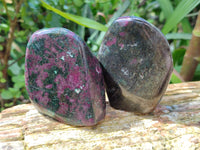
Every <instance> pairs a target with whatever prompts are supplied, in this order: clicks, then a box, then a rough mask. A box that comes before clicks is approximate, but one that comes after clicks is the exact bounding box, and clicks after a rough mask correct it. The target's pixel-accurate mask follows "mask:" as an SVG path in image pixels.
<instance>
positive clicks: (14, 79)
mask: <svg viewBox="0 0 200 150" xmlns="http://www.w3.org/2000/svg"><path fill="white" fill-rule="evenodd" d="M12 81H13V82H15V83H17V82H25V79H24V75H18V76H14V77H12Z"/></svg>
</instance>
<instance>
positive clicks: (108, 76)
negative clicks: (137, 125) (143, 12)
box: [98, 17, 173, 113]
mask: <svg viewBox="0 0 200 150" xmlns="http://www.w3.org/2000/svg"><path fill="white" fill-rule="evenodd" d="M98 59H99V61H100V62H101V64H102V66H103V72H104V79H105V82H106V91H107V94H108V98H109V101H110V105H111V106H112V107H114V108H116V109H122V110H126V111H133V112H139V113H149V112H152V111H153V110H154V108H155V107H156V105H157V104H158V103H159V101H160V100H161V97H162V96H163V94H164V92H165V90H166V87H167V85H168V83H169V80H170V76H171V73H172V70H173V63H172V57H171V53H170V48H169V44H168V42H167V40H166V39H165V37H164V35H163V34H162V33H161V32H160V31H159V30H158V29H157V28H156V27H155V26H153V25H152V24H150V23H148V22H147V21H145V20H144V19H142V18H138V17H120V18H118V19H117V20H115V21H114V22H113V24H112V25H111V26H110V27H109V29H108V31H107V33H106V35H105V37H104V39H103V42H102V44H101V47H100V50H99V53H98Z"/></svg>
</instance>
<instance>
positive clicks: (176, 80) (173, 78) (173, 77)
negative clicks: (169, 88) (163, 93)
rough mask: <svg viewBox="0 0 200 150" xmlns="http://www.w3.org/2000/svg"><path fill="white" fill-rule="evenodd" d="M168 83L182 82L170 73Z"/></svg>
mask: <svg viewBox="0 0 200 150" xmlns="http://www.w3.org/2000/svg"><path fill="white" fill-rule="evenodd" d="M170 82H171V83H181V82H182V81H181V79H179V78H178V77H177V76H176V75H175V74H174V73H172V76H171V80H170Z"/></svg>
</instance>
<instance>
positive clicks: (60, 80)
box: [25, 28, 106, 126]
mask: <svg viewBox="0 0 200 150" xmlns="http://www.w3.org/2000/svg"><path fill="white" fill-rule="evenodd" d="M25 70H26V72H25V81H26V88H27V91H28V93H29V96H30V99H31V101H32V102H33V104H34V105H35V107H36V108H37V109H38V110H39V112H41V113H42V114H45V115H48V116H50V117H53V118H54V119H56V120H59V121H61V122H64V123H67V124H71V125H74V126H91V125H95V124H97V123H98V122H99V121H101V120H102V119H104V116H105V107H106V105H105V90H104V79H103V75H102V69H101V67H100V64H99V62H98V60H97V59H96V58H95V57H94V56H93V55H92V54H91V52H90V50H89V48H88V47H87V46H86V44H85V43H84V42H83V41H82V40H81V39H80V38H79V37H78V36H77V35H76V34H75V33H73V32H71V31H69V30H67V29H64V28H50V29H42V30H39V31H37V32H35V33H34V34H33V35H32V36H31V38H30V40H29V43H28V45H27V49H26V62H25Z"/></svg>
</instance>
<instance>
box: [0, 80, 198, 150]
mask: <svg viewBox="0 0 200 150" xmlns="http://www.w3.org/2000/svg"><path fill="white" fill-rule="evenodd" d="M199 95H200V82H190V83H181V84H173V85H169V86H168V89H167V92H166V94H165V96H164V97H163V99H162V101H161V103H160V105H159V106H158V107H157V108H156V110H155V111H154V112H153V113H152V114H151V115H145V116H142V115H137V114H134V113H130V112H125V111H119V110H115V109H113V108H111V107H110V106H109V105H108V104H107V110H106V111H107V114H106V118H105V120H103V121H102V122H100V123H99V124H98V125H96V126H92V127H73V126H69V125H66V124H62V123H59V122H57V121H54V120H52V119H50V118H48V117H45V116H43V115H41V114H39V113H38V111H37V110H36V109H35V108H34V107H33V106H32V105H31V104H24V105H18V106H15V107H12V108H9V109H6V110H4V111H3V112H2V113H1V114H0V116H1V117H0V118H1V119H0V149H2V150H7V149H17V150H24V149H30V150H55V149H59V150H68V149H78V150H85V149H89V150H91V149H94V150H101V149H102V150H104V149H106V150H108V149H117V150H125V149H126V150H127V149H128V150H129V149H141V150H143V149H159V150H160V149H180V150H182V149H200V96H199Z"/></svg>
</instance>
